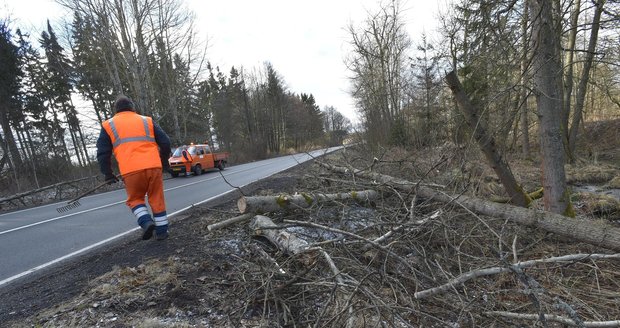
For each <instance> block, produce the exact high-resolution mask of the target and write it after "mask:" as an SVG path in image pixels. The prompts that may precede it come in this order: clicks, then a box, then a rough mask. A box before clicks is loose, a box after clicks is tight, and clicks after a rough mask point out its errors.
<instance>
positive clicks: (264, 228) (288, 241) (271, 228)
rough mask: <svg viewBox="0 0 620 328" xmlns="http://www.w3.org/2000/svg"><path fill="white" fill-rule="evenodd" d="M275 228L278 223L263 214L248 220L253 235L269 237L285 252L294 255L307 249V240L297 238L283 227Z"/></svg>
mask: <svg viewBox="0 0 620 328" xmlns="http://www.w3.org/2000/svg"><path fill="white" fill-rule="evenodd" d="M277 228H278V225H276V224H275V223H273V221H271V219H270V218H268V217H266V216H263V215H257V216H255V217H254V218H253V219H252V222H250V229H252V230H254V234H255V235H257V236H263V237H265V238H267V239H269V241H270V242H272V243H273V244H274V245H276V246H277V247H278V249H279V250H281V251H282V252H283V253H285V254H290V255H296V254H300V253H303V252H306V251H307V250H308V248H309V245H308V242H307V241H305V240H303V239H299V238H297V236H296V235H294V234H292V233H290V232H288V231H285V230H284V229H277Z"/></svg>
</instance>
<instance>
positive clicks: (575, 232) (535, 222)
mask: <svg viewBox="0 0 620 328" xmlns="http://www.w3.org/2000/svg"><path fill="white" fill-rule="evenodd" d="M319 164H320V165H322V166H323V167H325V168H327V169H330V170H332V171H334V172H339V173H344V174H354V175H356V176H358V177H363V178H365V179H371V180H375V181H377V182H378V183H384V184H388V185H390V186H392V187H394V188H396V189H399V190H404V191H407V192H414V193H415V194H417V195H418V196H420V197H422V198H426V199H433V200H435V201H439V202H443V203H451V202H458V203H459V204H461V205H463V206H465V207H466V208H468V209H469V210H471V211H472V212H475V213H478V214H482V215H487V216H492V217H499V218H503V219H507V220H510V221H512V222H515V223H518V224H522V225H526V226H530V227H535V228H540V229H543V230H545V231H549V232H553V233H556V234H558V235H562V236H565V237H570V238H573V239H574V240H575V241H580V242H584V243H588V244H591V245H595V246H600V247H603V248H607V249H611V250H614V251H620V229H618V228H615V227H613V226H611V225H609V224H606V223H604V222H600V221H590V220H579V219H577V218H570V217H566V216H563V215H560V214H555V213H551V212H545V211H538V210H533V209H529V208H523V207H518V206H513V205H509V204H500V203H494V202H491V201H487V200H483V199H479V198H474V197H468V196H463V195H460V196H458V197H457V196H451V195H448V194H446V193H443V192H439V191H435V190H433V189H431V188H428V187H424V186H421V185H418V184H416V183H414V182H411V181H407V180H404V179H400V178H395V177H391V176H389V175H384V174H380V173H376V172H368V171H360V170H357V169H348V168H345V167H338V166H334V165H330V164H326V163H319Z"/></svg>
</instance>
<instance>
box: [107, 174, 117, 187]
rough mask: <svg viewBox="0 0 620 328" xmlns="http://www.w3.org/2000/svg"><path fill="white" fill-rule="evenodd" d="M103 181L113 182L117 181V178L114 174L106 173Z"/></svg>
mask: <svg viewBox="0 0 620 328" xmlns="http://www.w3.org/2000/svg"><path fill="white" fill-rule="evenodd" d="M105 182H107V183H108V184H109V185H111V184H115V183H117V182H118V178H117V177H116V175H114V174H106V176H105Z"/></svg>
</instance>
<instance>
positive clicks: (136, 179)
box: [123, 168, 166, 213]
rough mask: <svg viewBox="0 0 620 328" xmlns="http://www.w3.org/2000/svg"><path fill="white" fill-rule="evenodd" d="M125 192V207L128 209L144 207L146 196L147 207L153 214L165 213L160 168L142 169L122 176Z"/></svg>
mask: <svg viewBox="0 0 620 328" xmlns="http://www.w3.org/2000/svg"><path fill="white" fill-rule="evenodd" d="M123 182H125V191H126V192H127V202H125V204H127V206H129V208H130V209H132V208H134V207H136V206H138V205H144V204H146V202H145V196H146V195H148V201H149V205H150V206H151V211H153V213H162V212H165V211H166V201H165V199H164V180H163V177H162V172H161V168H152V169H144V170H140V171H134V172H130V173H127V174H126V175H124V176H123Z"/></svg>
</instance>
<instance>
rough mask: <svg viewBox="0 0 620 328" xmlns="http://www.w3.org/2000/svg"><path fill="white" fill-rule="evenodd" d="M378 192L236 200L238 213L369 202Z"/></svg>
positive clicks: (259, 197) (243, 198)
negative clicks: (348, 201)
mask: <svg viewBox="0 0 620 328" xmlns="http://www.w3.org/2000/svg"><path fill="white" fill-rule="evenodd" d="M377 197H378V194H377V192H376V191H374V190H363V191H351V192H346V193H340V194H306V193H301V194H299V195H292V196H291V195H279V196H256V197H241V198H239V200H238V201H237V207H238V208H239V212H240V213H242V214H243V213H256V212H261V213H266V212H275V211H281V210H289V209H295V208H306V207H310V206H312V205H315V204H317V203H325V202H333V201H346V200H355V201H358V202H371V201H374V200H375V199H377Z"/></svg>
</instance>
